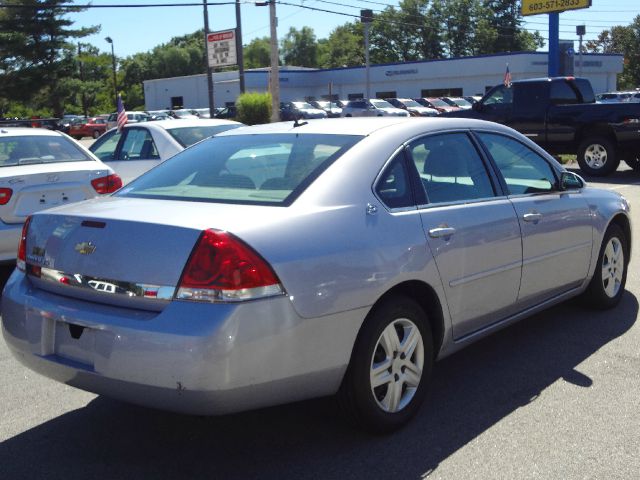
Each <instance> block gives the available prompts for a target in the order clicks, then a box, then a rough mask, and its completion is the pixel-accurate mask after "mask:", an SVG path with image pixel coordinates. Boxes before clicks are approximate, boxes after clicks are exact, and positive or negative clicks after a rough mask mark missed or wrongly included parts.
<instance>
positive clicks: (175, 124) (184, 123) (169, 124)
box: [131, 118, 242, 130]
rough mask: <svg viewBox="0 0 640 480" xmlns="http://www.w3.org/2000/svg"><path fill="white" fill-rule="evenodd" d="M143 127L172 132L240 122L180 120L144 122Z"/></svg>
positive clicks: (206, 119)
mask: <svg viewBox="0 0 640 480" xmlns="http://www.w3.org/2000/svg"><path fill="white" fill-rule="evenodd" d="M131 125H136V126H141V125H140V124H139V123H132V124H131ZM143 125H145V126H150V125H157V126H158V127H160V128H163V129H165V130H172V129H174V128H185V127H203V126H204V127H206V126H212V125H213V126H215V125H242V124H241V123H240V122H234V121H233V120H224V119H222V118H211V119H209V118H185V119H181V120H158V121H156V122H145V123H143Z"/></svg>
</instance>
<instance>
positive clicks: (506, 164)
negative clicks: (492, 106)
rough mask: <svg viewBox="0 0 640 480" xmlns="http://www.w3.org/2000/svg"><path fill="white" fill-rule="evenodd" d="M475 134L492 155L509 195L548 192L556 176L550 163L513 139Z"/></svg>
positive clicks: (555, 180) (553, 185)
mask: <svg viewBox="0 0 640 480" xmlns="http://www.w3.org/2000/svg"><path fill="white" fill-rule="evenodd" d="M478 136H479V137H480V139H481V140H482V142H483V143H484V144H485V146H486V147H487V149H488V150H489V153H491V156H492V157H493V160H494V161H495V163H496V165H497V166H498V169H499V170H500V172H501V173H502V176H503V177H504V180H505V182H506V184H507V187H508V188H509V193H510V194H512V195H521V194H527V193H540V192H549V191H552V190H554V189H555V186H556V182H557V179H556V176H555V174H554V170H553V168H551V165H549V163H548V162H547V161H546V160H545V159H544V158H542V157H541V156H540V155H538V154H537V153H535V152H534V151H533V150H531V149H530V148H529V147H527V146H525V145H523V144H522V143H520V142H518V141H516V140H513V139H512V138H508V137H504V136H502V135H496V134H492V133H479V134H478Z"/></svg>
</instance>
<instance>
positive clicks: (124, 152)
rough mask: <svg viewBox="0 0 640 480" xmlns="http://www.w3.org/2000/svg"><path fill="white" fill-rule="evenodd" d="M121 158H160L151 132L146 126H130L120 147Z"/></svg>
mask: <svg viewBox="0 0 640 480" xmlns="http://www.w3.org/2000/svg"><path fill="white" fill-rule="evenodd" d="M118 159H119V160H159V159H160V155H159V153H158V149H157V148H156V144H155V143H154V141H153V137H152V136H151V132H149V130H147V129H146V128H129V129H128V130H127V136H126V137H125V139H124V142H123V143H122V148H121V149H120V155H119V158H118Z"/></svg>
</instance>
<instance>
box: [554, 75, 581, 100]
mask: <svg viewBox="0 0 640 480" xmlns="http://www.w3.org/2000/svg"><path fill="white" fill-rule="evenodd" d="M551 101H552V102H553V103H556V104H567V103H578V97H577V95H576V92H575V90H574V89H573V88H571V86H570V85H569V84H568V83H567V82H565V81H559V82H551Z"/></svg>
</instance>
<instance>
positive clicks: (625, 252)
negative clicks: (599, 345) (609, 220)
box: [583, 224, 629, 310]
mask: <svg viewBox="0 0 640 480" xmlns="http://www.w3.org/2000/svg"><path fill="white" fill-rule="evenodd" d="M628 265H629V245H628V240H627V237H626V235H625V233H624V231H623V230H622V228H620V227H619V226H618V225H616V224H611V225H609V228H608V229H607V231H606V232H605V234H604V238H603V240H602V245H601V246H600V253H599V254H598V261H597V263H596V269H595V271H594V273H593V278H592V279H591V281H590V282H589V286H588V287H587V290H586V291H585V293H584V295H583V297H584V299H585V301H586V302H587V303H588V304H589V305H590V306H591V307H594V308H597V309H600V310H605V309H608V308H613V307H615V306H616V305H617V304H618V303H619V302H620V299H621V298H622V295H623V293H624V287H625V284H626V283H627V267H628Z"/></svg>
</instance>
